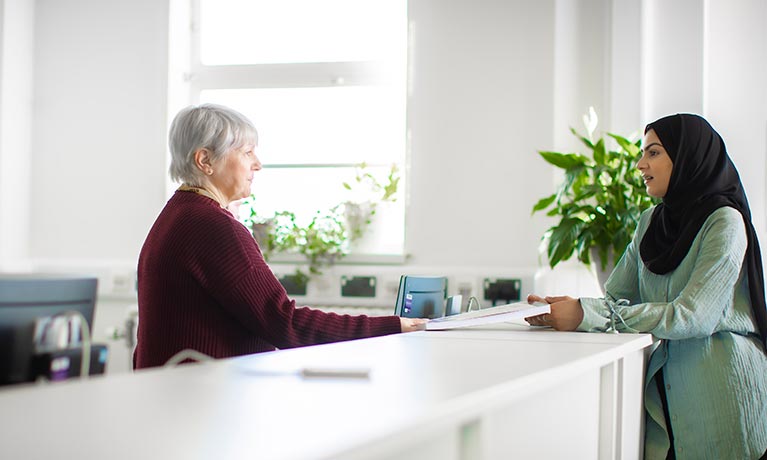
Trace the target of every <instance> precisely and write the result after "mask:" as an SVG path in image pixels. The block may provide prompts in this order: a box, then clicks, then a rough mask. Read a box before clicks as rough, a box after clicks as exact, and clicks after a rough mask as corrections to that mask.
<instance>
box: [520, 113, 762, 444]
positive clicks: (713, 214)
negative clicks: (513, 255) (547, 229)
mask: <svg viewBox="0 0 767 460" xmlns="http://www.w3.org/2000/svg"><path fill="white" fill-rule="evenodd" d="M637 168H638V169H639V170H640V171H641V172H642V176H643V177H644V181H645V184H646V187H647V193H648V194H650V195H651V196H654V197H658V198H662V203H660V204H659V205H657V206H655V207H654V208H652V209H649V210H648V211H646V212H645V213H644V214H643V215H642V217H641V219H640V222H639V225H638V227H637V231H636V234H635V236H634V239H633V241H632V242H631V243H630V244H629V246H628V248H627V249H626V253H625V254H624V256H623V257H622V258H621V260H620V261H619V262H618V264H617V266H616V267H615V270H614V271H613V273H612V274H611V276H610V278H609V279H608V281H607V283H606V284H605V289H606V296H605V298H603V299H591V298H581V299H573V298H571V297H567V296H549V297H539V296H536V295H531V296H529V298H528V300H530V301H547V302H549V303H550V304H551V313H550V314H546V315H540V316H536V317H532V318H528V322H529V323H530V324H533V325H548V326H552V327H554V328H555V329H558V330H579V331H607V330H610V329H615V330H617V331H627V332H649V333H652V334H653V335H654V336H655V337H656V338H657V339H660V341H659V344H658V346H657V348H656V349H655V350H654V351H653V353H652V356H651V358H650V360H649V363H648V367H647V372H646V381H645V411H646V414H645V415H646V421H645V422H646V427H645V457H646V458H650V459H657V458H660V459H665V458H679V459H682V458H689V459H724V458H727V459H755V458H760V457H761V456H762V455H763V454H764V453H765V449H767V355H766V354H765V346H766V345H767V344H766V343H765V339H767V310H766V309H765V293H764V275H763V270H762V260H761V255H760V251H759V243H758V241H757V237H756V232H755V231H754V226H753V224H752V223H751V212H750V210H749V206H748V202H747V200H746V195H745V193H744V191H743V185H742V184H741V182H740V178H739V176H738V172H737V170H736V169H735V167H734V165H733V164H732V161H731V160H730V158H729V156H728V155H727V151H726V149H725V145H724V141H723V140H722V138H721V136H719V134H718V133H717V132H716V131H714V129H713V128H712V127H711V126H710V125H709V124H708V122H706V120H704V119H703V118H701V117H699V116H697V115H690V114H677V115H672V116H668V117H665V118H661V119H660V120H657V121H655V122H653V123H651V124H649V125H647V127H646V129H645V138H644V143H643V152H642V157H641V158H640V159H639V162H638V163H637Z"/></svg>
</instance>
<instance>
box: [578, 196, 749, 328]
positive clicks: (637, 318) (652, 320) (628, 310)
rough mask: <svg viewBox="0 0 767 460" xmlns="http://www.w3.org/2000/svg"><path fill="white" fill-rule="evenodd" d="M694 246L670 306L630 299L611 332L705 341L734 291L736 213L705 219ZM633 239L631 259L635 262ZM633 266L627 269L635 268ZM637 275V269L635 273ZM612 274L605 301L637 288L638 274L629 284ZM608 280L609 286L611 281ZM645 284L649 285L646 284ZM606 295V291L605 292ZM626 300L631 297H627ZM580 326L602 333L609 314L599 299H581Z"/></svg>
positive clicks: (738, 258)
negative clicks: (688, 272)
mask: <svg viewBox="0 0 767 460" xmlns="http://www.w3.org/2000/svg"><path fill="white" fill-rule="evenodd" d="M697 238H698V239H699V240H700V244H699V245H698V246H697V247H698V249H697V252H693V251H694V248H695V246H693V247H692V248H691V249H690V251H691V252H690V253H689V254H688V257H694V258H695V260H694V264H693V268H692V272H691V275H690V278H689V281H688V282H687V284H686V285H685V287H684V288H683V289H682V290H681V292H680V293H679V295H677V296H676V297H675V298H674V299H672V300H671V301H670V302H642V303H634V302H637V301H638V300H639V299H637V298H635V297H634V298H631V299H629V300H631V302H630V303H631V304H630V305H628V306H617V307H615V311H616V313H617V315H618V316H619V320H618V321H615V326H616V329H617V330H619V331H621V330H624V331H633V332H650V333H652V334H653V335H654V336H656V337H658V338H661V339H686V338H694V337H708V336H710V335H711V334H713V333H714V332H715V331H716V327H717V325H718V324H719V322H720V320H721V319H722V317H723V316H724V311H725V309H727V308H729V307H731V306H732V303H733V298H734V292H735V286H736V284H737V282H738V280H739V277H740V273H741V268H742V263H743V257H744V255H745V252H746V246H747V244H748V243H747V238H746V231H745V225H744V224H743V220H742V217H741V216H740V213H739V212H737V211H736V210H734V209H732V208H721V209H720V210H717V211H715V212H714V213H712V214H711V216H709V218H708V219H707V220H706V222H705V224H704V225H703V227H702V228H701V230H700V232H699V233H698V236H697ZM636 241H637V240H636V239H635V240H634V243H633V246H634V248H633V250H632V252H633V254H634V257H636V255H637V254H636ZM639 263H641V262H638V261H636V259H635V262H634V263H633V264H631V265H633V266H634V267H638V266H639ZM636 270H638V269H636ZM629 273H630V271H627V272H626V273H623V275H621V273H615V274H614V275H617V276H611V281H612V283H610V282H608V289H614V291H613V292H611V293H610V294H611V295H610V296H609V297H608V299H607V300H616V298H615V296H621V295H622V294H623V293H629V291H631V290H630V289H628V288H625V287H624V286H623V285H624V284H625V285H629V284H633V285H635V286H637V288H638V285H639V277H638V274H634V278H633V281H632V280H631V279H630V278H629V277H628V276H624V275H627V274H629ZM613 278H615V280H614V281H613ZM665 278H666V276H658V277H656V278H655V281H654V282H665ZM646 282H653V281H652V280H649V279H648V280H647V281H646ZM608 292H609V291H608ZM631 294H634V293H633V291H632V292H631ZM581 305H582V307H583V310H584V320H583V322H582V323H581V325H580V326H579V327H578V329H579V330H592V331H597V330H604V326H605V325H606V324H607V323H608V322H609V320H610V316H611V312H610V310H609V308H608V306H607V305H606V303H605V302H604V301H603V300H601V299H585V298H584V299H581Z"/></svg>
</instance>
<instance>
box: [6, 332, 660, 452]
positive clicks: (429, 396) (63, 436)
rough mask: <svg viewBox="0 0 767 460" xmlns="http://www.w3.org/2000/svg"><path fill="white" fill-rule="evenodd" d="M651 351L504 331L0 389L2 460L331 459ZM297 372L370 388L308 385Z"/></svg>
mask: <svg viewBox="0 0 767 460" xmlns="http://www.w3.org/2000/svg"><path fill="white" fill-rule="evenodd" d="M650 343H651V337H650V336H649V335H644V334H620V335H611V334H588V333H576V332H573V333H565V332H554V331H551V330H547V329H533V328H529V327H526V326H521V325H513V324H505V325H501V326H495V327H482V328H472V329H461V330H452V331H428V332H427V331H423V332H416V333H410V334H397V335H391V336H386V337H378V338H372V339H364V340H356V341H350V342H344V343H335V344H328V345H320V346H313V347H305V348H299V349H291V350H281V351H277V352H271V353H262V354H257V355H251V356H245V357H240V358H235V359H228V360H219V361H215V362H208V363H204V364H196V365H185V366H180V367H177V368H175V369H152V370H145V371H140V372H136V373H135V374H132V375H117V376H111V377H109V376H108V377H102V378H93V379H90V380H88V381H85V382H76V381H70V382H63V383H58V384H51V385H45V386H42V387H41V386H30V387H20V388H14V389H5V390H2V391H0V407H2V410H1V411H0V457H3V458H21V457H24V458H41V457H55V456H58V455H62V454H63V457H64V458H73V457H72V456H74V455H81V456H80V458H187V459H190V458H243V457H251V458H260V459H266V458H270V459H271V458H275V459H277V458H279V459H305V458H329V457H335V456H337V455H338V454H340V453H344V452H349V451H353V450H354V449H358V448H359V447H360V446H363V445H366V444H370V443H376V442H381V441H384V440H386V439H387V438H389V439H390V438H391V437H392V436H398V437H400V438H407V437H409V436H410V437H413V436H416V435H417V433H415V432H417V431H418V429H419V427H422V426H424V424H441V425H445V426H447V424H451V423H453V422H456V423H459V422H460V421H461V420H468V419H471V418H472V417H478V416H479V415H478V414H480V413H481V412H482V411H484V410H486V409H487V408H488V407H492V406H494V405H499V404H508V403H510V402H513V401H514V400H517V399H523V398H526V397H528V396H529V395H530V394H532V393H535V392H538V391H541V390H542V389H545V388H546V387H549V386H553V385H555V384H556V383H557V382H560V381H561V380H562V379H563V378H566V377H567V376H569V375H577V374H578V373H580V372H584V371H585V370H586V369H593V368H599V367H600V366H603V365H605V364H607V363H610V362H612V361H615V360H616V359H620V358H621V357H622V356H623V355H625V354H627V353H631V352H635V351H637V350H642V349H643V348H645V347H647V346H649V345H650ZM305 368H315V369H357V370H365V371H366V372H368V377H367V378H332V377H331V378H304V377H302V376H301V375H300V374H299V372H300V371H301V370H302V369H305ZM414 439H415V438H414Z"/></svg>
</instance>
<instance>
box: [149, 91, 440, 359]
mask: <svg viewBox="0 0 767 460" xmlns="http://www.w3.org/2000/svg"><path fill="white" fill-rule="evenodd" d="M169 143H170V151H171V166H170V175H171V177H172V178H173V179H174V180H176V181H179V182H182V185H181V186H180V187H179V188H178V190H177V191H176V192H175V194H174V195H173V196H172V197H171V199H170V200H169V201H168V203H167V204H166V205H165V208H164V209H163V210H162V212H161V213H160V215H159V216H158V217H157V220H156V222H155V223H154V225H153V226H152V229H151V230H150V231H149V235H148V236H147V238H146V241H145V242H144V246H143V248H142V250H141V254H140V256H139V264H138V303H139V327H138V344H137V346H136V352H135V355H134V366H135V367H136V368H145V367H152V366H160V365H162V364H164V363H165V362H166V361H167V360H168V359H169V358H171V357H173V356H174V355H175V354H176V353H178V352H179V351H181V350H185V349H192V350H195V351H197V352H200V353H203V354H205V355H209V356H212V357H215V358H225V357H230V356H237V355H244V354H249V353H257V352H262V351H270V350H274V349H275V347H277V348H291V347H298V346H303V345H312V344H319V343H327V342H335V341H342V340H350V339H356V338H362V337H371V336H379V335H386V334H393V333H398V332H408V331H414V330H417V329H420V328H422V327H423V324H424V322H425V320H421V319H410V318H400V317H397V316H386V317H376V318H371V317H367V316H364V315H363V316H349V315H337V314H333V313H324V312H321V311H318V310H313V309H311V308H308V307H302V308H296V306H295V302H294V301H292V300H290V299H289V298H288V296H287V294H286V292H285V290H284V289H283V287H282V285H281V284H280V283H279V281H278V280H277V279H276V278H275V276H274V275H273V274H272V271H271V270H270V269H269V267H268V266H267V264H266V262H265V261H264V258H263V257H262V255H261V251H260V250H259V248H258V245H257V244H256V242H255V240H254V239H253V237H252V235H251V234H250V233H249V232H248V230H247V229H246V228H245V227H244V226H243V225H242V224H241V223H240V222H239V221H237V219H235V218H234V216H233V215H232V214H231V213H230V212H229V211H228V210H227V207H228V206H229V204H230V203H231V202H233V201H235V200H239V199H241V198H245V197H247V196H249V195H250V186H251V183H252V182H253V175H254V173H255V172H256V171H258V170H260V169H261V163H260V162H259V160H258V158H257V157H256V154H255V149H256V146H257V143H258V136H257V133H256V129H255V127H254V126H253V124H252V123H251V122H250V121H249V120H248V119H247V118H246V117H244V116H243V115H242V114H240V113H238V112H236V111H234V110H231V109H229V108H226V107H223V106H218V105H213V104H204V105H200V106H192V107H187V108H185V109H183V110H181V111H180V112H179V113H178V114H177V115H176V118H175V119H174V120H173V123H172V125H171V128H170V135H169Z"/></svg>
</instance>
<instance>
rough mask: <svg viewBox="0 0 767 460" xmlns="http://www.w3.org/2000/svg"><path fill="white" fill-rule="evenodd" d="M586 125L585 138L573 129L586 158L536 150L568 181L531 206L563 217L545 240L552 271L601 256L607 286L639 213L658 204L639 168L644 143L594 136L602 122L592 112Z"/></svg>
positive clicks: (602, 276) (600, 270)
mask: <svg viewBox="0 0 767 460" xmlns="http://www.w3.org/2000/svg"><path fill="white" fill-rule="evenodd" d="M584 124H585V126H586V133H587V134H586V135H585V136H583V135H581V134H579V133H578V132H577V131H576V130H575V129H573V128H571V129H570V131H571V132H572V133H573V134H574V135H575V136H576V137H577V138H578V139H579V140H580V141H581V142H582V143H583V145H584V146H585V147H586V149H587V151H588V154H587V155H583V154H580V153H560V152H550V151H539V152H538V153H539V155H540V156H541V157H542V158H543V159H544V160H546V161H547V162H548V163H550V164H552V165H554V166H556V167H557V168H560V169H562V170H563V171H564V179H563V181H562V183H561V184H560V185H559V187H558V188H557V190H556V191H555V192H554V193H553V194H551V195H549V196H547V197H545V198H542V199H540V200H539V201H538V202H537V203H536V204H535V205H534V206H533V213H536V212H538V211H544V210H546V215H547V216H550V217H557V218H559V222H557V224H556V225H554V226H552V227H551V228H549V229H548V230H547V231H546V233H545V234H544V236H543V238H544V241H545V244H546V247H547V255H548V260H549V265H550V266H551V268H554V267H555V266H556V265H557V264H558V263H559V262H561V261H563V260H567V259H569V258H571V257H572V256H574V255H575V256H576V257H577V258H578V260H580V261H581V262H583V263H584V264H586V265H591V263H592V260H594V259H596V258H598V259H599V262H600V264H599V266H598V267H596V268H597V274H598V275H600V280H599V281H600V285H601V286H604V281H605V280H606V279H605V278H606V276H609V271H610V270H609V269H610V268H611V266H612V265H613V264H614V263H615V262H616V261H617V260H618V259H620V257H621V256H622V255H623V252H624V251H625V249H626V246H628V244H629V242H630V241H631V238H632V236H633V234H634V231H635V230H636V226H637V223H638V222H639V216H640V214H641V213H642V211H644V210H645V209H648V208H649V207H651V206H652V205H653V204H655V200H654V199H653V198H651V197H650V196H649V195H647V193H646V192H645V186H644V182H643V181H642V176H641V174H640V173H639V171H638V170H637V169H636V162H637V160H638V159H639V156H640V153H641V149H640V145H641V140H637V141H630V140H628V139H627V138H625V137H622V136H619V135H617V134H613V133H606V136H607V137H605V136H600V137H598V138H595V137H594V132H595V130H596V127H597V124H598V119H597V115H596V113H595V112H594V109H593V108H591V109H590V111H589V114H588V115H585V116H584ZM608 143H611V144H615V147H609V146H608Z"/></svg>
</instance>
